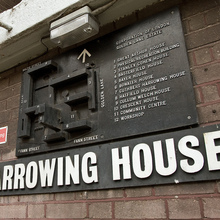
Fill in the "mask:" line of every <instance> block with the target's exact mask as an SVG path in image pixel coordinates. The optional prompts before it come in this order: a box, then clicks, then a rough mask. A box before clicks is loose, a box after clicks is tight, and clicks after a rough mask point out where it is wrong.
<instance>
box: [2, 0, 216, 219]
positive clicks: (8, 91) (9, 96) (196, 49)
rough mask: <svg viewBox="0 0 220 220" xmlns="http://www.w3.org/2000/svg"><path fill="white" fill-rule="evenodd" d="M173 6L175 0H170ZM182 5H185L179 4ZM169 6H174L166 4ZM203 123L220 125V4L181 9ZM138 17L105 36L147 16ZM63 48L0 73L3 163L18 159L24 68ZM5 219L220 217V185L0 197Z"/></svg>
mask: <svg viewBox="0 0 220 220" xmlns="http://www.w3.org/2000/svg"><path fill="white" fill-rule="evenodd" d="M169 2H172V1H168V4H169ZM176 2H179V1H176ZM166 7H168V6H166ZM180 9H181V14H182V21H183V26H184V32H185V37H186V44H187V49H188V55H189V60H190V66H191V71H192V76H193V82H194V88H195V94H196V100H197V108H198V113H199V121H200V124H201V125H208V124H215V123H219V122H220V71H219V69H220V1H219V0H186V1H183V3H182V4H181V5H180ZM147 13H148V14H150V13H151V12H150V13H149V10H148V9H146V11H144V10H143V11H141V12H138V13H135V14H133V15H131V16H129V17H127V18H124V19H122V20H121V21H119V22H117V23H116V24H110V25H108V26H107V27H105V29H102V33H105V32H106V30H107V31H111V30H113V29H115V28H119V27H121V26H123V25H125V24H126V23H129V22H135V21H136V20H138V19H140V18H143V17H144V14H147ZM61 52H62V51H61V50H59V49H56V50H53V51H52V52H50V53H48V54H47V55H45V56H43V57H40V58H38V59H35V60H34V61H32V62H29V63H27V64H23V65H21V66H19V67H16V68H14V69H12V70H9V71H6V72H5V73H2V74H0V127H3V126H6V125H8V126H9V134H8V142H7V143H6V144H2V145H0V160H1V161H7V160H13V159H15V146H16V132H17V119H18V107H19V98H20V97H19V92H20V83H21V82H20V80H21V73H22V69H23V68H25V67H27V66H29V65H32V64H34V63H36V62H39V61H45V60H47V59H50V58H51V57H53V56H54V55H56V54H58V53H61ZM0 219H62V220H65V219H158V220H159V219H160V220H161V219H215V220H216V219H220V181H211V182H203V183H196V182H195V183H188V184H177V185H174V184H173V185H166V186H151V187H138V188H126V189H117V190H100V191H83V192H74V193H57V194H45V195H41V194H40V195H28V196H7V197H6V196H4V197H0Z"/></svg>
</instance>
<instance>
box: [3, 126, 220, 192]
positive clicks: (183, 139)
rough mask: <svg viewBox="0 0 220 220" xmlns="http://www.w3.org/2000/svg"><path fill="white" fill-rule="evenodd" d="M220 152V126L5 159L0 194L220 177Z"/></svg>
mask: <svg viewBox="0 0 220 220" xmlns="http://www.w3.org/2000/svg"><path fill="white" fill-rule="evenodd" d="M219 154H220V125H212V126H206V127H204V128H202V127H197V128H192V129H183V130H180V131H176V132H167V133H163V134H158V135H149V136H143V137H138V138H132V139H128V140H123V141H115V142H111V143H105V144H97V145H93V146H87V147H80V148H71V149H65V150H62V151H58V152H50V153H47V154H43V155H33V156H29V157H24V158H20V159H18V160H14V161H7V162H3V163H0V179H1V187H0V195H1V196H4V195H16V194H17V195H18V194H35V193H41V194H42V193H55V192H68V191H85V190H98V189H111V188H124V187H138V186H149V185H161V184H178V183H183V182H195V181H210V180H217V179H219V177H220V175H219V174H220V160H219Z"/></svg>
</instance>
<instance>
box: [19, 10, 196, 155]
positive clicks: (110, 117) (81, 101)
mask: <svg viewBox="0 0 220 220" xmlns="http://www.w3.org/2000/svg"><path fill="white" fill-rule="evenodd" d="M83 51H84V52H85V51H86V53H83V54H82V52H83ZM80 54H81V56H80ZM22 86H23V87H22V93H21V103H20V112H19V126H18V141H17V156H25V155H30V154H35V153H41V152H48V151H54V150H60V149H63V148H72V147H78V146H86V145H93V144H96V143H97V144H98V143H102V142H108V141H113V140H114V141H115V140H123V139H125V138H132V137H135V136H137V135H138V136H140V135H146V134H151V133H155V132H164V131H166V130H170V129H174V128H181V127H187V126H192V125H196V124H197V122H198V120H197V113H196V108H195V100H194V95H193V88H192V81H191V75H190V70H189V64H188V59H187V53H186V48H185V42H184V36H183V32H182V26H181V20H180V14H179V10H178V9H177V8H174V9H172V10H169V11H166V12H164V13H161V14H159V15H156V16H154V17H151V18H149V19H147V20H145V21H142V22H140V23H138V24H135V25H133V26H129V27H127V28H124V29H122V30H119V31H117V32H114V33H112V34H110V35H107V36H104V37H102V38H100V39H98V40H95V41H93V42H90V43H88V44H86V45H84V46H82V47H79V48H76V49H74V50H73V51H70V52H67V53H65V54H63V55H60V56H58V57H56V58H54V59H53V60H49V61H47V62H44V63H39V64H37V65H34V66H31V67H29V68H27V69H26V70H25V72H24V75H23V83H22Z"/></svg>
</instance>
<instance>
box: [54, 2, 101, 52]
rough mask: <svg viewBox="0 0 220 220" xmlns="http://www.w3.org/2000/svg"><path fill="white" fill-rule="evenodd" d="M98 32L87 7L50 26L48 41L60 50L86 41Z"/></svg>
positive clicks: (94, 20) (97, 25) (97, 27)
mask: <svg viewBox="0 0 220 220" xmlns="http://www.w3.org/2000/svg"><path fill="white" fill-rule="evenodd" d="M98 32H99V24H98V22H97V20H96V19H95V17H94V16H93V15H92V11H91V9H90V8H89V7H88V6H85V7H83V8H81V9H79V10H77V11H75V12H73V13H71V14H69V15H67V16H65V17H63V18H61V19H59V20H56V21H54V22H52V23H51V25H50V39H51V41H53V42H54V43H55V44H57V45H58V46H59V47H61V48H64V47H67V46H70V45H73V44H76V43H79V42H81V41H83V40H86V39H88V38H90V37H92V36H93V35H95V34H97V33H98Z"/></svg>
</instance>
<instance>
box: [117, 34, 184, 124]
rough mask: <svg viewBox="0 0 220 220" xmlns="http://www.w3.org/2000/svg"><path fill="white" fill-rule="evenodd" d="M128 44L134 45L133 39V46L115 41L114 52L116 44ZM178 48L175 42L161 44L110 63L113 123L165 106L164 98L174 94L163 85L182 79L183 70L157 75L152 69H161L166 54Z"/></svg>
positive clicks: (169, 87) (125, 43) (168, 87)
mask: <svg viewBox="0 0 220 220" xmlns="http://www.w3.org/2000/svg"><path fill="white" fill-rule="evenodd" d="M148 35H149V34H148ZM136 36H138V35H136ZM142 37H143V36H142ZM148 37H149V36H148ZM152 37H153V36H152ZM141 39H143V38H141ZM128 42H130V45H132V44H133V43H134V42H137V37H135V38H134V39H133V43H132V41H128V40H123V41H121V44H119V42H117V43H116V44H117V47H118V49H120V47H119V46H120V45H124V46H125V45H126V46H127V47H128V46H129V44H127V43H128ZM180 46H181V45H180V43H178V42H176V43H174V44H171V45H168V44H167V43H166V42H165V41H163V42H159V43H158V44H156V45H153V46H150V47H149V48H143V49H141V50H139V51H136V52H133V53H130V54H127V55H125V56H122V57H119V58H117V59H115V60H114V61H113V66H114V68H113V71H114V93H115V96H114V99H115V100H114V111H113V112H114V122H119V121H127V120H130V119H134V118H140V117H142V116H144V115H145V114H146V112H147V111H150V110H153V109H155V108H162V107H164V106H167V105H168V104H169V103H168V100H167V99H166V97H167V96H169V94H170V93H173V92H175V91H172V88H171V86H167V85H170V83H166V82H167V81H170V80H172V79H176V78H179V77H184V76H185V75H186V71H185V70H181V71H179V72H174V73H172V72H167V71H165V73H159V74H157V72H156V71H152V70H153V69H154V68H156V67H158V66H161V67H163V65H164V64H165V63H166V61H167V58H168V57H169V56H170V54H171V53H172V52H173V51H175V50H177V49H178V48H179V47H180ZM161 69H163V68H160V71H161Z"/></svg>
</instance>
